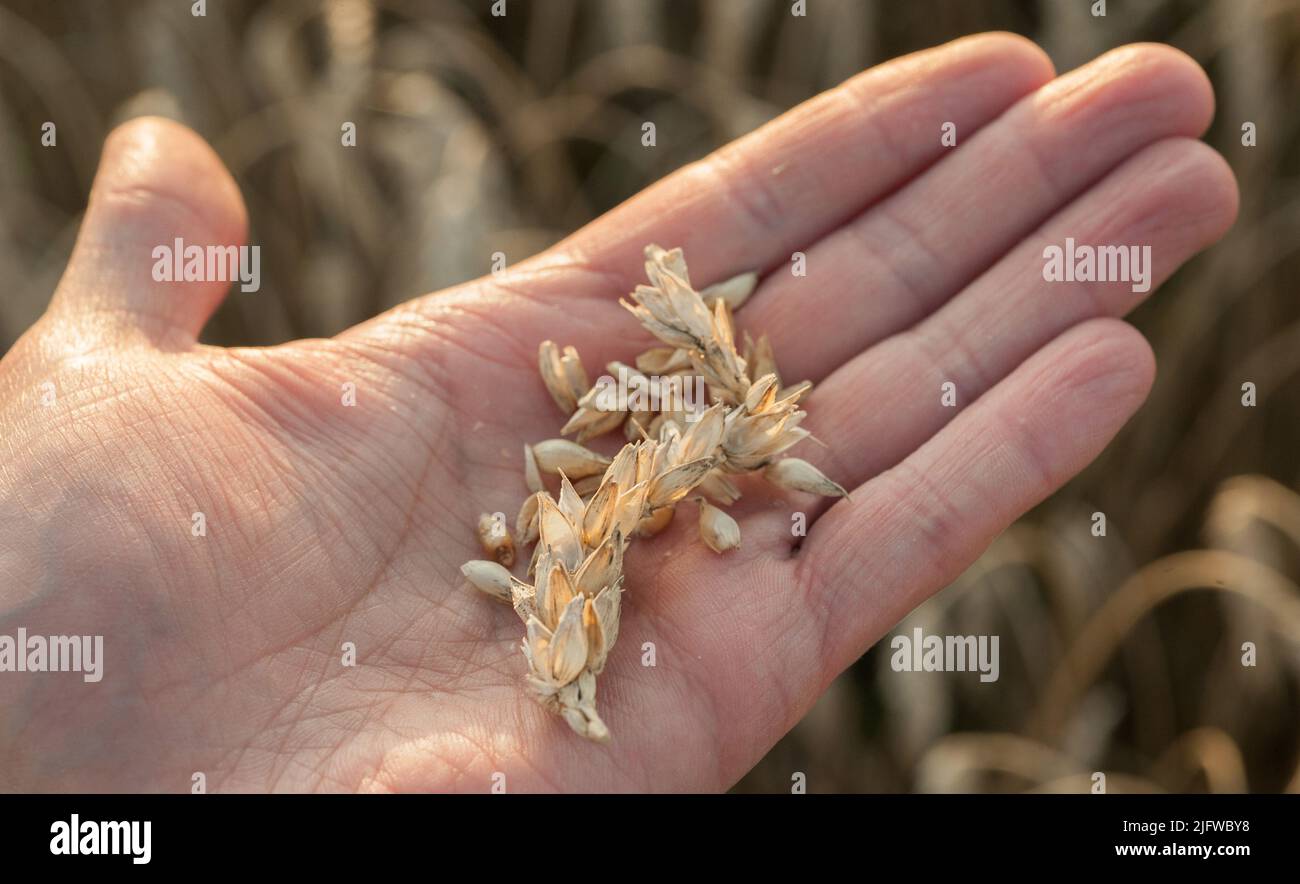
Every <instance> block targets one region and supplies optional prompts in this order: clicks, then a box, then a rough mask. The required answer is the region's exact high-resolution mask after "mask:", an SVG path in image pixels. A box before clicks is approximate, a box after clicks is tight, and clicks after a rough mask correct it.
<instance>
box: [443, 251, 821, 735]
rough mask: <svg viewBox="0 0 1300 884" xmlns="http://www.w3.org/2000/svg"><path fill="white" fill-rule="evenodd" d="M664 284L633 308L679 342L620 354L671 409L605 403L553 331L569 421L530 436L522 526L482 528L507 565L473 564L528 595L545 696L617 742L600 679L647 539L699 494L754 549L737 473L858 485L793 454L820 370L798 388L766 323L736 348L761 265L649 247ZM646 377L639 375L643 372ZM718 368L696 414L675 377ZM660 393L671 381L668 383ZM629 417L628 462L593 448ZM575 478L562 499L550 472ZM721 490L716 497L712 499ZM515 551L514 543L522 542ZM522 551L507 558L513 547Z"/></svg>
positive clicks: (715, 535)
mask: <svg viewBox="0 0 1300 884" xmlns="http://www.w3.org/2000/svg"><path fill="white" fill-rule="evenodd" d="M645 268H646V276H647V277H648V279H649V281H650V285H641V286H637V288H636V290H635V291H634V292H633V293H632V295H631V297H632V301H633V303H629V302H627V301H624V302H623V305H624V306H625V307H627V309H628V310H629V311H631V313H632V314H633V315H634V316H636V318H637V319H638V320H639V321H640V322H641V325H642V326H644V327H645V328H646V329H647V330H648V331H649V332H650V333H651V334H653V335H654V336H655V337H656V338H658V339H659V340H660V341H662V342H663V343H664V344H665V345H666V346H663V347H655V348H652V349H650V350H647V351H646V352H645V353H642V354H641V355H639V356H638V357H637V358H636V360H635V367H631V366H626V365H622V364H621V363H611V364H610V365H609V366H607V368H608V369H610V373H611V374H612V375H617V374H618V370H619V369H622V370H624V371H626V372H629V373H636V374H637V375H638V376H639V377H640V378H642V379H644V380H645V381H646V382H647V383H648V384H653V383H660V384H662V385H663V386H664V388H665V389H666V390H668V391H669V393H670V395H665V396H662V397H659V398H658V399H652V400H651V401H652V402H657V403H658V407H653V406H645V405H643V404H638V406H637V407H636V408H635V409H628V410H618V409H607V408H603V407H602V402H601V401H600V399H599V397H598V395H597V394H598V392H599V387H593V386H592V385H591V384H590V382H589V380H588V377H587V373H586V371H585V369H584V368H583V365H582V360H581V358H580V357H579V355H578V352H577V350H575V349H574V348H573V347H565V348H563V349H562V350H561V349H560V348H558V347H557V346H556V345H555V344H554V343H553V342H551V341H543V342H542V344H541V346H540V347H539V348H538V364H539V369H540V372H541V375H542V380H543V382H544V383H545V385H546V389H547V391H548V392H549V393H550V395H551V397H552V398H553V399H554V400H555V403H556V405H558V406H559V408H560V410H561V411H562V412H563V413H564V414H565V415H566V416H567V417H568V420H567V422H566V423H565V425H564V427H563V429H562V430H561V435H573V436H575V438H576V441H569V440H567V439H548V440H545V441H543V442H539V443H537V444H535V445H525V446H524V477H525V482H526V483H527V486H528V490H529V491H530V492H531V493H530V495H529V497H528V498H527V499H526V500H525V501H524V504H523V506H522V507H521V509H520V512H519V517H518V519H517V521H516V525H515V533H516V535H517V537H515V538H511V537H509V535H508V532H507V533H506V536H505V537H504V538H503V537H502V536H501V526H500V525H499V524H496V523H492V522H491V517H489V516H485V517H483V518H482V519H480V523H479V530H478V533H479V537H480V541H481V543H482V544H483V547H484V549H485V551H487V552H488V553H489V554H490V555H492V556H493V558H494V559H495V561H484V560H477V561H471V562H467V563H466V564H465V565H464V566H463V567H462V568H461V570H462V572H463V573H464V574H465V577H466V578H467V579H468V580H469V582H470V584H471V585H473V586H474V587H475V588H477V589H479V590H480V591H482V592H483V593H485V594H486V595H488V596H490V597H491V598H493V599H496V600H497V601H501V602H505V603H508V604H510V605H512V606H513V607H514V610H515V613H517V614H518V615H519V618H520V619H521V620H522V621H523V622H524V624H525V627H526V630H527V634H526V637H525V639H524V642H523V652H524V657H525V658H526V659H527V661H528V675H527V681H528V684H529V686H530V687H531V688H532V690H533V692H534V694H535V695H536V696H537V698H538V700H539V701H540V702H541V703H542V704H543V705H545V706H546V707H547V708H549V709H551V710H552V711H554V712H557V713H559V714H560V715H562V716H564V719H565V720H566V721H567V722H568V723H569V725H570V727H572V728H573V729H574V730H575V731H577V732H578V733H579V734H582V735H583V736H585V737H588V738H590V739H593V740H598V741H605V740H608V739H609V730H608V729H607V728H606V727H605V724H604V722H603V721H601V719H600V716H599V715H598V714H597V712H596V676H597V675H598V674H599V673H600V671H601V670H602V669H603V668H604V666H605V660H606V658H607V656H608V654H609V652H610V649H611V648H612V647H613V646H614V642H615V641H616V640H617V638H618V624H619V610H620V604H621V599H622V594H623V556H624V553H625V551H626V549H627V546H628V544H629V543H630V542H631V540H632V538H633V537H636V536H649V535H653V534H656V533H658V532H659V531H662V530H663V529H664V528H665V527H666V526H667V524H668V523H669V521H670V520H671V519H672V516H673V512H674V509H675V507H676V505H677V503H678V502H680V501H682V500H683V499H685V498H686V497H687V496H689V495H691V494H692V492H698V494H696V495H695V497H694V499H695V500H696V502H697V503H698V504H699V532H700V538H701V540H702V541H703V542H704V543H705V544H706V545H707V546H708V547H709V548H710V549H712V550H714V551H715V552H718V553H722V552H726V551H727V550H731V549H735V548H737V547H738V546H739V545H740V526H739V525H737V524H736V521H735V520H734V519H733V518H731V516H729V515H727V513H725V512H724V511H723V510H721V509H719V508H718V507H717V506H715V505H714V503H717V504H721V505H723V506H726V505H729V504H731V503H734V502H735V501H736V500H737V499H738V498H739V497H740V489H739V488H738V487H737V486H736V485H735V483H734V482H732V481H731V479H730V478H729V476H730V475H735V474H741V473H753V472H759V473H760V474H761V475H762V476H764V477H765V478H766V479H767V480H768V481H769V482H771V483H772V484H774V485H777V486H779V487H782V488H791V489H796V490H800V491H809V492H812V493H814V494H821V495H824V496H844V495H845V494H846V492H845V491H844V489H843V488H841V487H840V486H839V485H837V484H835V483H834V482H832V481H831V480H830V479H828V478H827V477H826V476H824V475H822V473H821V472H820V471H818V470H817V469H816V468H815V467H814V466H812V464H809V463H807V462H806V461H803V460H799V459H798V458H792V457H784V458H780V459H778V455H781V454H783V453H784V452H785V451H786V450H788V449H789V448H790V447H791V446H793V445H795V444H796V443H798V442H800V441H802V440H803V439H804V438H806V437H807V436H808V431H807V430H804V429H802V428H801V427H800V426H799V424H800V422H801V421H802V420H803V418H804V416H805V412H804V411H802V410H801V409H800V408H799V407H798V402H799V400H800V399H802V398H803V397H804V396H806V395H807V394H808V391H809V390H811V389H812V384H811V383H809V382H807V381H804V382H802V383H799V384H795V385H793V386H790V387H782V385H781V379H780V375H779V374H778V373H777V370H776V362H775V359H774V358H773V355H772V348H771V345H770V343H769V342H768V340H767V336H766V335H763V336H762V337H760V338H759V339H758V341H757V342H755V341H752V340H750V339H749V338H748V336H746V339H745V353H744V355H742V354H741V353H740V352H738V351H737V349H736V342H735V334H734V328H733V325H732V320H731V313H732V310H733V309H735V308H736V307H739V306H740V304H742V303H743V302H744V300H745V299H746V298H747V297H748V296H749V294H750V293H751V292H752V291H753V289H754V286H755V285H756V283H757V274H754V273H745V274H741V275H739V276H737V277H734V278H732V279H729V280H727V281H725V282H723V283H720V284H718V285H715V286H711V287H709V288H706V289H704V290H703V291H696V290H695V289H694V288H692V287H691V283H690V277H689V275H688V273H687V270H686V262H685V260H684V258H683V257H682V252H681V249H673V250H671V251H667V250H664V249H661V248H659V247H658V246H654V245H651V246H648V247H647V248H646V265H645ZM628 376H630V375H628ZM696 376H698V377H700V378H702V379H703V381H704V384H705V385H706V387H707V389H708V393H709V398H710V400H711V402H712V404H711V405H709V406H708V407H706V408H704V407H700V408H696V409H695V410H690V409H688V407H687V403H686V402H685V401H684V400H683V399H682V397H680V396H677V397H674V396H673V395H671V389H670V388H671V387H672V384H671V383H666V380H670V379H672V378H682V379H694V378H695V377H696ZM656 392H660V390H659V389H658V388H656ZM620 427H623V428H624V432H625V433H626V435H627V438H629V439H630V440H633V441H629V442H628V443H627V444H626V445H624V446H623V448H622V450H620V451H619V453H618V454H617V455H615V456H614V458H613V459H610V458H606V457H603V456H602V455H600V454H598V453H596V452H594V451H591V450H590V449H588V448H586V447H584V446H583V445H582V444H581V443H582V442H584V441H586V440H587V439H590V438H593V437H595V436H598V435H601V434H603V433H607V432H610V431H613V430H616V429H618V428H620ZM544 475H554V476H558V477H559V483H560V491H559V495H558V497H554V498H553V497H552V496H551V494H550V493H549V492H548V491H547V490H546V487H545V485H544V483H543V478H542V477H543V476H544ZM706 497H707V498H709V499H711V500H712V501H713V503H710V502H709V500H706V499H705V498H706ZM533 541H536V546H535V547H534V550H533V556H532V560H531V562H530V564H529V566H528V576H529V578H530V579H532V581H533V582H532V583H531V584H530V583H525V582H524V581H522V580H519V579H517V578H515V577H513V576H511V574H510V572H509V571H508V570H507V568H506V566H508V565H509V564H510V561H513V558H514V549H515V543H516V542H517V543H519V544H528V543H532V542H533ZM506 551H508V553H507V552H506ZM507 558H508V559H509V560H510V561H506V559H507Z"/></svg>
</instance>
